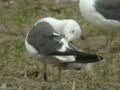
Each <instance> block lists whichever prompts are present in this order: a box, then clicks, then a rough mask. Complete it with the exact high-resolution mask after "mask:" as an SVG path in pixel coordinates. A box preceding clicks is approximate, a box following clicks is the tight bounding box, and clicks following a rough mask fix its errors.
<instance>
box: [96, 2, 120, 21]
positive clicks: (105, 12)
mask: <svg viewBox="0 0 120 90" xmlns="http://www.w3.org/2000/svg"><path fill="white" fill-rule="evenodd" d="M95 8H96V10H97V11H98V12H99V13H100V14H101V15H102V16H104V17H105V18H106V19H113V20H117V21H120V0H96V2H95Z"/></svg>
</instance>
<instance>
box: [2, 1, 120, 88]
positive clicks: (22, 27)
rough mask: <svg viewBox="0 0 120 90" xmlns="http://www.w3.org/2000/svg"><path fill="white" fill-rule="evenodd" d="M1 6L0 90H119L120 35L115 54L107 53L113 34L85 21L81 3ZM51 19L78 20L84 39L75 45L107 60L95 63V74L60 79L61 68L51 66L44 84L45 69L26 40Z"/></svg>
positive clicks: (68, 73)
mask: <svg viewBox="0 0 120 90" xmlns="http://www.w3.org/2000/svg"><path fill="white" fill-rule="evenodd" d="M0 3H1V4H0V90H119V88H120V53H119V51H120V47H119V45H120V43H119V41H120V38H119V37H120V33H115V37H114V41H113V43H112V51H110V52H109V53H107V52H106V51H105V49H106V38H107V39H108V37H109V36H110V35H109V31H104V30H100V29H97V28H94V27H93V26H90V25H89V24H88V23H87V22H86V21H85V20H84V19H83V18H82V17H81V14H80V12H79V7H78V3H72V4H71V3H60V4H56V3H55V1H54V0H15V2H14V4H10V3H9V0H1V1H0ZM47 16H50V17H56V18H59V19H64V18H73V19H75V20H76V21H77V22H78V23H79V24H80V25H81V29H82V37H83V39H82V40H77V41H74V43H75V44H76V45H77V46H78V47H80V48H81V49H83V50H85V51H88V52H91V53H95V54H98V55H102V56H103V57H104V58H105V60H104V61H102V62H97V63H95V64H94V65H93V69H92V70H91V71H87V70H79V71H75V70H70V71H63V72H62V76H61V78H60V79H58V78H57V73H58V70H57V68H55V67H54V66H52V65H48V82H44V81H43V80H42V72H43V68H42V66H43V65H42V63H41V62H39V61H37V60H35V59H33V58H31V57H30V56H29V55H28V53H27V52H26V49H25V46H24V40H25V36H26V33H27V31H28V30H30V29H31V28H32V26H33V25H34V23H35V22H36V21H37V20H39V19H40V18H43V17H47ZM89 29H90V32H89V33H88V31H89ZM115 48H117V50H115ZM25 71H26V72H25ZM26 75H27V76H26Z"/></svg>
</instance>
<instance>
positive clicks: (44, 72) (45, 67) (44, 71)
mask: <svg viewBox="0 0 120 90" xmlns="http://www.w3.org/2000/svg"><path fill="white" fill-rule="evenodd" d="M43 64H44V70H43V80H44V81H47V65H46V63H43Z"/></svg>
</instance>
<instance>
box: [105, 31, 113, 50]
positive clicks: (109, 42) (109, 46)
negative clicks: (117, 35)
mask: <svg viewBox="0 0 120 90" xmlns="http://www.w3.org/2000/svg"><path fill="white" fill-rule="evenodd" d="M113 38H114V32H113V31H111V32H110V37H109V39H108V40H107V47H106V52H109V51H110V48H111V46H112V41H113Z"/></svg>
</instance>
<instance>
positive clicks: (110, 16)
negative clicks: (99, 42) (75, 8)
mask: <svg viewBox="0 0 120 90" xmlns="http://www.w3.org/2000/svg"><path fill="white" fill-rule="evenodd" d="M79 7H80V12H81V14H82V16H83V17H84V18H85V19H86V20H87V21H88V22H89V23H91V24H93V25H94V26H96V27H98V28H101V29H104V30H109V31H110V32H111V34H112V35H111V37H110V40H109V44H108V46H107V51H109V49H110V47H111V42H112V39H113V31H115V30H116V31H119V30H120V0H80V2H79Z"/></svg>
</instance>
